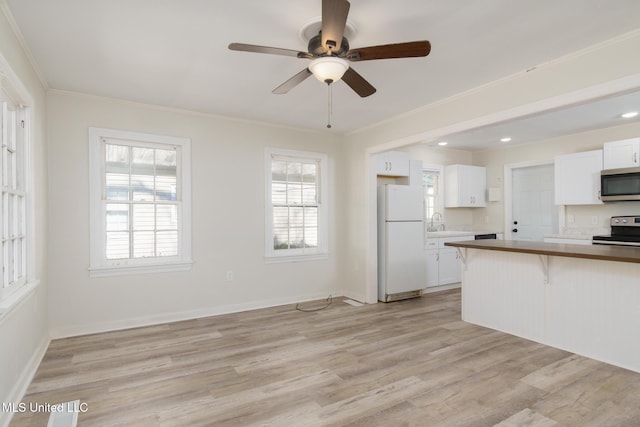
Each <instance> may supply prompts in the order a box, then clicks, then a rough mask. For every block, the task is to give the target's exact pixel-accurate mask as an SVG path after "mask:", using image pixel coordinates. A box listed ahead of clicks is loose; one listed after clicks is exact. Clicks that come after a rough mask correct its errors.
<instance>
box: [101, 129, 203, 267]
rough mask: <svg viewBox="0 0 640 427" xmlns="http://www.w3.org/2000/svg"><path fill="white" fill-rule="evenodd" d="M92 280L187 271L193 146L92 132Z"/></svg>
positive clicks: (184, 142)
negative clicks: (94, 278) (96, 277)
mask: <svg viewBox="0 0 640 427" xmlns="http://www.w3.org/2000/svg"><path fill="white" fill-rule="evenodd" d="M89 143H90V153H91V154H90V155H91V171H90V174H91V267H90V270H91V275H92V276H94V277H95V276H108V275H120V274H130V273H144V272H159V271H160V272H166V271H176V270H178V271H179V270H186V269H189V268H190V265H191V225H190V216H191V215H190V179H189V176H190V171H189V169H190V141H189V140H188V139H186V138H174V137H166V136H159V135H149V134H141V133H134V132H125V131H117V130H111V129H98V128H90V129H89Z"/></svg>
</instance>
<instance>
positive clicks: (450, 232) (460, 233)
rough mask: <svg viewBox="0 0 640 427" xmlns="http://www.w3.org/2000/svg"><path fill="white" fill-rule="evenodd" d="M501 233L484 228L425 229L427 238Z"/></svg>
mask: <svg viewBox="0 0 640 427" xmlns="http://www.w3.org/2000/svg"><path fill="white" fill-rule="evenodd" d="M493 233H495V234H501V233H502V231H492V230H489V231H486V230H471V231H458V230H444V231H427V239H437V238H439V237H460V236H475V235H477V234H493Z"/></svg>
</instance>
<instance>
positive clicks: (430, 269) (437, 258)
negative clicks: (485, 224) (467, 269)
mask: <svg viewBox="0 0 640 427" xmlns="http://www.w3.org/2000/svg"><path fill="white" fill-rule="evenodd" d="M473 239H474V236H456V237H439V238H436V239H430V240H432V241H431V242H428V243H427V248H428V249H427V250H426V251H425V255H426V258H427V285H426V287H427V288H431V287H434V286H442V285H449V284H451V283H458V282H460V279H461V272H462V270H461V268H462V265H461V260H460V256H459V255H458V251H457V250H456V249H455V248H450V247H449V246H445V245H444V244H445V243H446V242H460V241H464V240H473Z"/></svg>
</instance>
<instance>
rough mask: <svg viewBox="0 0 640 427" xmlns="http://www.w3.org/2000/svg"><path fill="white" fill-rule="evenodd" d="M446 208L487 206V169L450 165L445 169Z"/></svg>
mask: <svg viewBox="0 0 640 427" xmlns="http://www.w3.org/2000/svg"><path fill="white" fill-rule="evenodd" d="M444 185H445V207H447V208H462V207H469V208H477V207H484V206H486V202H485V187H486V169H485V168H484V167H481V166H471V165H450V166H447V167H446V168H445V181H444Z"/></svg>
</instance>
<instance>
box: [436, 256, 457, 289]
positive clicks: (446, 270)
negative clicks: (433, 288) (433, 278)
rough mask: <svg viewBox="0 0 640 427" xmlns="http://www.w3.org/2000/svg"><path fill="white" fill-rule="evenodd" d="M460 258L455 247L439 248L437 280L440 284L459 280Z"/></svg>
mask: <svg viewBox="0 0 640 427" xmlns="http://www.w3.org/2000/svg"><path fill="white" fill-rule="evenodd" d="M460 264H461V263H460V260H459V259H458V252H457V251H456V250H455V249H441V250H440V265H439V276H440V278H439V282H440V284H441V285H448V284H450V283H458V282H459V281H460Z"/></svg>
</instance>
